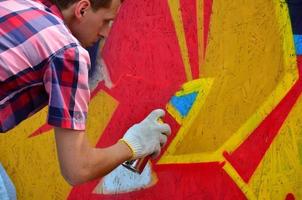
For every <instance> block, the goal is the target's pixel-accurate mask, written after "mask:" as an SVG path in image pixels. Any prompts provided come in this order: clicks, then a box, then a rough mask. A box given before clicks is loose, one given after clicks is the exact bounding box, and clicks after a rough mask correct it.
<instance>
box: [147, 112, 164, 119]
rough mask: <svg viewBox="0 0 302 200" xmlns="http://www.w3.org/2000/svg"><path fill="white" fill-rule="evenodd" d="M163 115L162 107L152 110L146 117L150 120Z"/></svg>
mask: <svg viewBox="0 0 302 200" xmlns="http://www.w3.org/2000/svg"><path fill="white" fill-rule="evenodd" d="M163 116H165V111H164V110H163V109H156V110H153V111H152V112H151V113H150V114H149V115H148V117H147V118H149V119H150V120H151V121H157V120H158V118H160V117H163Z"/></svg>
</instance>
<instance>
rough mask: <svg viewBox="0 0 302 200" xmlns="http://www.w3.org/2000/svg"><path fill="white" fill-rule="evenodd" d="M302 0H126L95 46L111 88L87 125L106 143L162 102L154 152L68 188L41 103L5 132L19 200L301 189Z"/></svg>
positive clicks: (97, 99)
mask: <svg viewBox="0 0 302 200" xmlns="http://www.w3.org/2000/svg"><path fill="white" fill-rule="evenodd" d="M301 4H302V2H301V0H288V4H287V3H286V2H284V1H277V0H273V1H263V0H246V1H242V4H240V3H238V1H228V0H213V1H211V0H153V1H148V0H144V1H143V0H131V1H130V0H126V1H125V2H124V4H123V6H122V8H121V10H120V13H119V16H118V18H117V20H116V22H115V23H114V25H113V28H112V31H111V35H110V37H109V38H108V40H107V42H106V44H105V47H104V49H103V57H104V60H105V62H106V64H107V66H108V70H109V72H110V76H111V79H112V81H113V83H114V85H115V87H114V88H112V89H108V88H106V87H105V86H104V85H103V84H100V85H99V86H98V87H97V89H96V90H95V91H94V93H93V98H92V102H91V104H90V114H89V120H88V131H87V132H88V136H89V139H90V142H91V143H92V145H96V146H98V147H103V146H106V145H110V144H113V143H114V142H116V141H117V140H118V139H119V138H120V137H121V136H122V135H123V133H124V132H125V131H126V130H127V128H128V127H130V126H131V125H132V124H133V123H135V122H138V121H140V120H142V119H143V118H144V117H145V116H146V115H147V114H148V113H149V112H150V111H151V110H152V109H154V108H157V107H163V108H166V110H167V113H168V114H167V115H166V116H165V118H164V121H166V122H168V123H170V124H171V126H172V130H173V134H172V137H170V140H169V142H168V144H167V145H166V147H165V149H164V152H163V154H162V156H161V157H160V158H159V159H158V160H154V161H152V163H149V164H148V166H147V168H146V170H145V171H144V172H143V174H142V175H141V176H138V175H136V174H133V173H131V172H129V171H127V170H126V169H124V168H123V167H119V168H117V169H116V170H115V171H113V172H112V173H111V174H109V175H107V176H106V177H104V178H103V179H100V180H95V181H92V182H90V183H87V184H84V185H81V186H78V187H74V188H71V187H70V186H68V185H67V184H66V183H65V181H64V180H63V178H62V177H61V176H60V173H59V166H58V163H57V158H56V153H55V144H54V138H53V132H52V130H51V128H50V127H48V126H47V125H45V124H44V123H45V117H46V110H45V109H44V110H43V111H41V112H39V113H38V114H36V115H34V116H33V117H32V118H30V119H28V120H26V121H25V122H23V123H22V124H21V125H20V126H19V127H17V128H15V129H14V130H12V131H10V133H8V134H5V135H1V139H0V146H1V147H4V148H1V150H0V160H1V163H2V164H3V166H4V167H5V168H6V169H7V171H8V173H9V175H10V176H11V178H12V179H13V181H14V183H15V186H16V188H17V193H18V196H19V199H31V200H32V199H79V200H80V199H129V200H130V199H131V200H133V199H144V200H148V199H150V200H154V199H273V200H285V199H286V200H292V199H297V200H298V199H302V131H301V130H302V125H301V122H302V117H301V113H302V100H301V92H302V80H301V78H300V76H301V75H302V73H301V67H302V57H301V56H302V16H301V15H302V14H301V10H302V5H301ZM299 10H300V11H299Z"/></svg>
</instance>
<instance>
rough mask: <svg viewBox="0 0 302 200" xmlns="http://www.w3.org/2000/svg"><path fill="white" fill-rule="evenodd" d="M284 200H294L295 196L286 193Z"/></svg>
mask: <svg viewBox="0 0 302 200" xmlns="http://www.w3.org/2000/svg"><path fill="white" fill-rule="evenodd" d="M285 200H295V196H294V195H293V194H292V193H288V194H287V195H286V198H285Z"/></svg>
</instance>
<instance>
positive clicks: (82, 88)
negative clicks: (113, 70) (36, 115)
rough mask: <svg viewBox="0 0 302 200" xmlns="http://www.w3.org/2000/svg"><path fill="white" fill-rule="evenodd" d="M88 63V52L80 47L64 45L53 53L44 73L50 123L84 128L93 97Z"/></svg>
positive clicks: (65, 126)
mask: <svg viewBox="0 0 302 200" xmlns="http://www.w3.org/2000/svg"><path fill="white" fill-rule="evenodd" d="M89 67H90V59H89V54H88V52H87V51H86V50H85V49H83V48H80V47H71V48H67V49H62V50H60V51H58V52H57V53H55V54H54V55H53V56H52V58H51V59H50V62H49V65H48V67H47V68H46V70H45V74H44V85H45V89H46V91H47V93H48V95H49V103H48V108H49V109H48V123H49V124H50V125H53V126H56V127H60V128H67V129H74V130H85V125H86V119H87V111H88V103H89V100H90V91H89V86H88V69H89Z"/></svg>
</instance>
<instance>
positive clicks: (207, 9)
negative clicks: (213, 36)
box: [203, 0, 213, 59]
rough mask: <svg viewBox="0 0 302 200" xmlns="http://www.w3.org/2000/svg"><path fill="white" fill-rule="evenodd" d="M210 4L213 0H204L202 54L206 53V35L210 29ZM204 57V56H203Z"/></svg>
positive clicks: (211, 4)
mask: <svg viewBox="0 0 302 200" xmlns="http://www.w3.org/2000/svg"><path fill="white" fill-rule="evenodd" d="M212 6H213V0H204V7H203V9H204V15H203V16H204V44H203V45H204V48H203V49H204V52H203V55H206V50H207V45H208V36H209V32H210V31H209V29H210V21H211V15H212ZM204 59H205V58H204Z"/></svg>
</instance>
